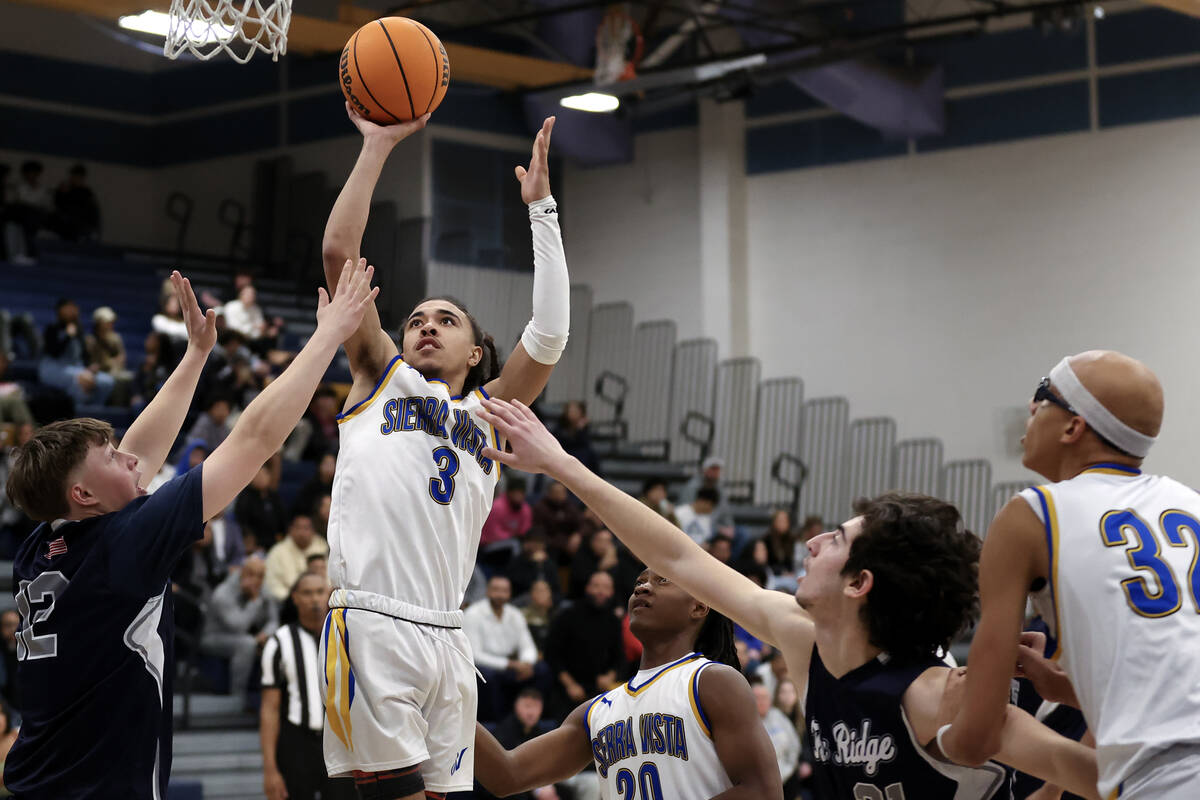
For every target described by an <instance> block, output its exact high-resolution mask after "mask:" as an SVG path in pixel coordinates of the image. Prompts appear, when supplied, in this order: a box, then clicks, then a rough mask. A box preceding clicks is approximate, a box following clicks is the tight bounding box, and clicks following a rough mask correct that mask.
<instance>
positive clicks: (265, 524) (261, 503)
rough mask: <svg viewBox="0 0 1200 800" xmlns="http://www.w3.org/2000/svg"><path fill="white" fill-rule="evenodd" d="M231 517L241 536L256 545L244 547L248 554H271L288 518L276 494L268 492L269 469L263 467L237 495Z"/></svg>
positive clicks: (270, 489) (269, 486) (281, 501)
mask: <svg viewBox="0 0 1200 800" xmlns="http://www.w3.org/2000/svg"><path fill="white" fill-rule="evenodd" d="M233 515H234V518H235V519H236V520H237V522H238V524H239V525H241V526H242V533H243V535H249V536H253V537H254V541H255V542H256V543H257V544H256V546H255V547H254V548H250V547H247V548H246V552H247V553H251V552H254V550H256V549H259V548H261V549H262V550H263V551H264V552H265V551H267V550H270V549H271V548H272V547H274V546H275V542H276V541H278V540H279V537H280V536H282V535H283V530H284V528H285V527H287V518H286V517H285V516H284V509H283V500H281V499H280V498H279V492H277V491H275V490H274V489H272V488H271V468H270V466H269V465H267V464H263V466H262V468H261V469H260V470H259V471H258V473H257V474H256V475H255V476H254V480H252V481H250V485H249V486H247V487H246V488H245V489H243V490H242V493H241V494H239V495H238V498H237V501H236V502H235V503H234V505H233Z"/></svg>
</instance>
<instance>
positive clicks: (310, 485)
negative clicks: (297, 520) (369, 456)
mask: <svg viewBox="0 0 1200 800" xmlns="http://www.w3.org/2000/svg"><path fill="white" fill-rule="evenodd" d="M335 469H337V455H336V454H334V453H323V454H322V455H321V459H320V460H319V461H318V462H317V471H316V472H314V473H313V476H312V477H311V478H309V479H308V480H306V481H305V482H304V484H303V485H302V486H301V487H300V491H298V492H296V499H295V501H294V502H293V503H292V513H293V514H312V513H315V511H316V508H317V505H318V504H319V503H320V502H321V498H322V497H323V496H326V495H330V494H333V472H334V470H335ZM326 519H328V514H326ZM322 533H324V531H322Z"/></svg>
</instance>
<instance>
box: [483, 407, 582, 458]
mask: <svg viewBox="0 0 1200 800" xmlns="http://www.w3.org/2000/svg"><path fill="white" fill-rule="evenodd" d="M483 406H484V410H483V411H481V412H480V416H481V417H483V418H484V419H485V420H487V421H488V422H490V423H491V424H492V425H493V426H495V428H496V431H497V432H499V434H500V435H501V436H503V437H504V438H505V439H507V440H508V446H509V448H510V449H511V451H512V452H501V451H499V450H497V449H496V448H494V447H488V448H486V449H485V450H484V451H483V457H484V458H490V459H493V460H495V461H499V462H500V463H501V464H504V465H506V466H510V467H513V468H514V469H519V470H521V471H523V472H545V473H546V474H548V475H554V474H556V473H557V471H558V469H559V468H560V467H561V466H563V464H564V463H565V462H566V461H568V460H569V459H570V458H571V457H570V456H569V455H567V453H566V451H565V450H563V449H562V445H560V444H559V443H558V439H555V438H554V436H553V434H551V433H550V431H548V430H546V426H545V425H543V424H542V421H541V420H540V419H538V418H537V415H536V414H534V413H533V412H532V411H530V410H529V407H528V406H526V405H524V404H523V403H522V402H521V401H520V400H513V401H512V402H508V401H507V400H495V399H492V398H488V399H487V400H484V401H483Z"/></svg>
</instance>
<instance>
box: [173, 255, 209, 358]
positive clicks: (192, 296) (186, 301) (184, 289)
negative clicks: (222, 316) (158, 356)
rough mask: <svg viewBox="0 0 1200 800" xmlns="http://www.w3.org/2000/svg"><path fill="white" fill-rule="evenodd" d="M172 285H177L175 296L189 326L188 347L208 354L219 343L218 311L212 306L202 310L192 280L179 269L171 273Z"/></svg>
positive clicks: (186, 324) (184, 322)
mask: <svg viewBox="0 0 1200 800" xmlns="http://www.w3.org/2000/svg"><path fill="white" fill-rule="evenodd" d="M171 285H172V286H173V287H175V297H176V298H177V299H178V300H179V310H180V312H181V313H182V314H183V324H184V326H185V327H186V328H187V338H188V347H189V348H195V349H196V350H198V351H199V352H201V353H203V354H205V355H208V353H209V351H211V350H212V349H213V345H215V344H216V343H217V312H216V311H215V310H214V309H211V308H210V309H209V310H208V311H207V312H205V311H201V310H200V304H199V303H198V302H196V293H195V292H193V291H192V282H191V281H189V280H188V279H187V278H185V277H183V276H182V275H180V274H179V270H175V271H174V272H172V273H171Z"/></svg>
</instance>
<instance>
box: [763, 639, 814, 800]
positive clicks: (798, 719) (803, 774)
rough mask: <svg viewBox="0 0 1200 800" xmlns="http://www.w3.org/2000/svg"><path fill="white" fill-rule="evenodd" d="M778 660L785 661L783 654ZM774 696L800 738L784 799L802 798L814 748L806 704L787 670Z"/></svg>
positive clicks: (777, 705) (777, 685)
mask: <svg viewBox="0 0 1200 800" xmlns="http://www.w3.org/2000/svg"><path fill="white" fill-rule="evenodd" d="M776 660H778V661H783V658H782V656H781V657H779V658H778V659H776ZM772 697H774V698H775V699H774V701H773V703H772V705H774V706H775V708H777V709H779V711H780V713H782V714H783V715H784V716H785V717H787V718H788V720H789V721H790V722H791V723H792V727H793V728H795V729H796V735H797V736H798V737H799V738H800V758H799V760H798V762H797V764H796V772H795V773H794V774H793V775H792V779H791V781H790V782H786V783H785V784H784V787H783V796H784V800H800V798H804V797H807V796H808V793H807V792H806V791H805V787H806V786H807V784H808V779H809V778H811V777H812V772H813V766H812V757H813V756H812V749H811V748H810V747H809V746H808V742H807V740H806V739H805V736H804V706H803V705H802V704H801V703H800V693H799V691H798V690H797V689H796V684H795V682H793V681H792V679H791V678H789V677H787V674H786V672H785V673H784V677H782V678H780V679H779V681H778V682H777V683H776V685H775V691H774V692H773V693H772Z"/></svg>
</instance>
